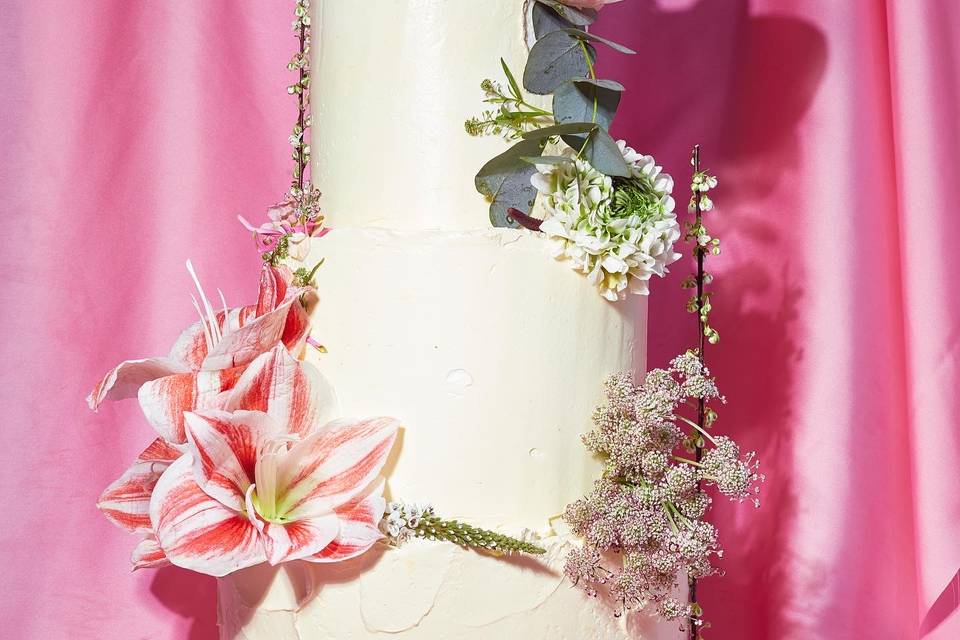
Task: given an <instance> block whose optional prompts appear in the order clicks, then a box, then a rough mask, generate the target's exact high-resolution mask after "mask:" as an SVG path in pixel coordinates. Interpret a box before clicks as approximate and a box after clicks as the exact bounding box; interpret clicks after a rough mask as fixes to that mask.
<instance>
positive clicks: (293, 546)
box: [150, 410, 398, 576]
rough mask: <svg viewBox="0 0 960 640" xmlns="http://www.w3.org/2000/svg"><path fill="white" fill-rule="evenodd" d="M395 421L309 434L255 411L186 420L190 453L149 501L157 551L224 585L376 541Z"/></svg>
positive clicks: (341, 424)
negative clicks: (244, 573) (257, 570)
mask: <svg viewBox="0 0 960 640" xmlns="http://www.w3.org/2000/svg"><path fill="white" fill-rule="evenodd" d="M397 428H398V424H397V422H396V421H395V420H393V419H392V418H376V419H371V420H338V421H334V422H331V423H328V424H326V425H325V426H323V427H315V428H313V429H310V430H308V432H307V433H306V435H305V437H302V438H301V437H299V436H298V434H296V433H294V432H292V431H291V430H290V425H289V424H283V423H281V422H279V421H277V420H275V419H273V418H272V417H271V416H270V415H269V414H268V413H265V412H261V411H244V410H239V411H234V412H227V411H222V410H209V411H203V412H197V413H192V412H191V413H187V414H186V430H187V438H188V443H187V453H186V454H185V455H183V456H182V457H180V458H178V459H177V460H176V461H175V462H174V463H173V464H171V465H170V467H169V468H167V469H166V471H164V472H163V475H162V476H161V477H160V479H159V480H158V482H157V484H156V487H155V488H154V490H153V494H152V497H151V500H150V520H151V523H152V526H153V531H154V532H155V534H156V537H157V542H158V545H159V547H160V549H162V551H163V553H164V554H165V556H166V558H167V559H168V560H169V561H170V562H172V563H173V564H175V565H178V566H181V567H184V568H187V569H192V570H194V571H198V572H201V573H205V574H208V575H213V576H223V575H226V574H228V573H231V572H233V571H236V570H238V569H242V568H244V567H249V566H253V565H256V564H260V563H263V562H269V563H270V564H279V563H282V562H287V561H290V560H297V559H303V560H308V561H312V562H336V561H339V560H345V559H347V558H351V557H354V556H356V555H359V554H360V553H363V552H364V551H366V550H368V549H369V548H370V547H371V546H372V545H373V544H374V543H375V542H376V541H377V540H379V539H380V538H381V537H382V534H381V533H380V531H379V529H378V523H379V521H380V519H381V518H382V516H383V512H384V510H385V502H384V499H383V495H382V494H383V480H382V478H381V477H380V472H381V470H382V468H383V465H384V463H385V462H386V459H387V456H388V454H389V452H390V449H391V448H392V446H393V442H394V439H395V438H396V433H397Z"/></svg>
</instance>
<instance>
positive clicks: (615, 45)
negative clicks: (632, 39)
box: [566, 29, 636, 54]
mask: <svg viewBox="0 0 960 640" xmlns="http://www.w3.org/2000/svg"><path fill="white" fill-rule="evenodd" d="M566 32H567V33H569V34H570V35H571V36H572V37H574V38H579V39H580V40H589V41H590V42H599V43H601V44H605V45H607V46H608V47H610V48H611V49H613V50H614V51H619V52H620V53H628V54H634V53H636V51H634V50H633V49H631V48H629V47H625V46H623V45H622V44H620V43H619V42H614V41H613V40H607V39H606V38H601V37H600V36H598V35H594V34H592V33H587V32H586V31H583V30H581V29H567V30H566Z"/></svg>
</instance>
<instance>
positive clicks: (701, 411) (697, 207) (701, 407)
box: [687, 144, 716, 640]
mask: <svg viewBox="0 0 960 640" xmlns="http://www.w3.org/2000/svg"><path fill="white" fill-rule="evenodd" d="M692 162H693V173H694V175H695V176H696V175H699V174H700V145H699V144H698V145H694V147H693V158H692ZM700 198H701V193H700V191H699V190H698V189H694V190H693V202H694V215H695V216H696V222H695V225H696V229H701V228H702V223H703V210H702V208H701V200H700ZM693 246H694V251H696V254H697V276H696V277H697V333H698V341H697V358H698V359H699V360H700V364H701V366H703V365H705V363H706V360H705V358H704V353H703V352H704V347H705V346H706V343H707V340H706V335H707V318H706V315H705V314H704V312H703V306H704V299H703V290H704V269H703V260H704V257H705V256H704V254H705V253H706V247H703V246H701V244H700V243H699V242H697V241H696V239H695V241H694V245H693ZM706 409H707V401H706V398H698V399H697V424H695V425H693V426H694V427H696V429H697V431H699V432H700V433H701V434H704V435H706V437H707V438H710V436H709V435H707V433H706V430H705V429H704V426H705V418H706ZM688 422H689V421H688ZM710 440H711V441H712V440H713V438H710ZM714 444H716V443H715V442H714ZM694 456H695V460H696V463H697V464H699V463H700V461H701V460H702V459H703V446H702V440H701V439H700V438H696V440H695V449H694ZM700 491H702V489H701V483H700V481H699V480H698V481H697V492H698V493H699V492H700ZM687 585H688V587H689V589H688V591H689V594H688V601H689V602H690V604H691V605H696V604H697V579H696V578H695V577H688V578H687ZM687 622H688V625H687V626H688V627H689V628H688V629H687V633H688V635H689V637H690V640H696V639H697V637H698V636H699V634H700V632H699V625H698V624H697V623H698V622H699V621H698V620H697V619H696V617H695V616H693V615H691V616H690V617H689V619H688V620H687Z"/></svg>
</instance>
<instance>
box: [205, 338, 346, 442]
mask: <svg viewBox="0 0 960 640" xmlns="http://www.w3.org/2000/svg"><path fill="white" fill-rule="evenodd" d="M223 408H224V409H225V410H227V411H236V410H240V409H246V410H250V411H265V412H266V413H267V414H269V415H270V417H271V418H273V419H274V420H275V421H276V422H278V423H279V424H282V425H286V427H285V431H286V432H287V433H290V434H293V435H296V436H299V437H301V438H303V437H306V436H307V435H309V434H311V433H313V432H314V431H316V430H317V429H319V427H320V425H322V424H324V423H326V422H327V421H328V420H329V419H330V418H332V417H333V416H335V415H336V413H337V398H336V393H335V392H334V390H333V387H332V386H331V385H330V383H329V382H328V381H327V379H326V378H324V377H323V376H322V375H321V374H320V372H319V371H317V369H316V368H315V367H314V366H313V365H311V364H309V363H306V362H300V361H299V360H296V359H295V358H294V357H293V356H291V355H290V353H289V352H288V351H287V349H286V347H284V346H283V345H282V344H278V345H277V346H276V347H274V348H273V350H272V351H269V352H267V353H264V354H263V355H261V356H259V357H257V359H256V360H254V361H253V362H251V363H250V365H249V366H248V367H247V369H246V370H245V371H244V373H243V375H242V376H241V377H240V379H239V380H238V381H237V383H236V385H235V386H234V388H233V390H232V391H231V392H230V393H229V394H227V400H226V402H225V404H224V406H223Z"/></svg>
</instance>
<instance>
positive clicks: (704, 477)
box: [564, 351, 763, 620]
mask: <svg viewBox="0 0 960 640" xmlns="http://www.w3.org/2000/svg"><path fill="white" fill-rule="evenodd" d="M606 396H607V404H606V405H604V406H601V407H598V408H597V410H596V411H595V413H594V416H593V422H594V425H595V428H594V429H593V430H592V431H590V432H589V433H587V434H586V435H585V436H584V437H583V441H584V444H585V445H586V446H587V448H588V449H589V450H590V451H592V452H594V453H596V454H598V455H600V456H601V457H602V458H603V459H604V461H605V469H604V473H603V476H602V477H601V478H600V479H598V480H597V481H596V483H595V484H594V487H593V490H592V491H591V492H590V493H589V494H588V495H586V496H585V497H583V498H581V499H580V500H577V501H576V502H574V503H573V504H570V505H568V506H567V509H566V512H565V514H564V519H565V520H566V521H567V522H568V523H569V524H570V526H571V527H572V529H573V531H574V533H576V534H577V535H578V536H580V537H581V538H582V539H583V541H584V545H583V546H582V547H581V548H578V549H574V550H572V551H571V552H570V553H569V555H568V556H567V559H566V566H565V571H566V575H567V577H568V578H569V579H570V580H571V581H573V582H574V583H575V584H577V585H578V586H580V587H581V588H583V589H584V590H585V591H586V592H587V593H588V594H589V595H591V596H596V595H598V594H599V593H600V592H601V591H603V592H605V595H608V596H609V597H610V598H611V599H612V600H614V601H615V602H617V603H618V609H617V612H616V614H617V615H620V614H622V613H623V611H626V610H630V609H639V608H643V607H647V606H650V607H653V608H655V609H656V613H657V614H658V615H660V616H661V617H663V618H666V619H669V620H675V619H679V618H688V617H699V615H700V613H701V611H700V607H699V606H698V605H697V604H696V603H688V602H686V600H685V599H683V600H681V599H679V598H677V597H676V596H677V588H678V587H679V586H680V582H681V579H684V580H685V578H686V577H691V578H701V577H705V576H709V575H712V574H714V573H716V572H717V569H716V568H714V567H713V566H712V564H711V562H710V560H711V556H714V555H716V556H720V555H722V554H723V551H722V549H721V548H720V546H719V542H718V539H717V530H716V528H715V527H714V526H713V525H712V524H710V523H708V522H706V521H704V520H703V517H704V515H705V514H706V512H707V509H708V508H709V506H710V503H711V498H710V496H709V495H707V494H706V493H705V492H704V491H703V490H702V486H704V485H707V486H714V487H716V489H717V490H718V491H719V492H720V493H721V494H723V495H726V496H729V497H730V498H731V499H732V500H739V501H743V500H746V499H750V500H752V501H754V504H756V505H757V506H759V501H758V500H757V498H756V494H757V493H758V492H759V486H758V483H759V482H762V481H763V476H762V475H760V474H758V473H757V467H758V464H759V463H758V462H757V461H756V460H755V459H754V458H755V454H753V453H750V454H747V455H746V456H741V455H740V450H739V447H738V446H737V444H736V443H735V442H734V441H733V440H731V439H730V438H727V437H724V436H718V437H714V436H712V435H710V433H708V431H707V430H706V429H703V428H701V427H700V426H699V425H698V424H697V423H696V422H694V421H693V420H691V419H689V418H687V417H685V415H684V413H692V414H694V416H695V415H696V413H697V410H698V408H699V402H700V401H701V400H703V401H704V402H705V403H706V402H709V401H710V400H717V401H721V402H722V401H723V397H722V396H720V394H719V392H718V390H717V387H716V384H715V382H714V380H713V378H712V377H710V372H709V371H708V370H707V369H706V367H704V366H703V365H702V363H701V362H700V360H699V359H698V357H697V354H696V352H695V351H690V352H687V353H686V354H684V355H682V356H679V357H677V358H675V359H674V360H673V361H672V362H671V363H670V367H669V368H668V369H654V370H652V371H650V372H649V373H647V375H646V376H645V378H644V380H643V382H642V383H641V384H640V385H639V386H637V385H635V384H634V382H633V379H632V376H631V375H630V374H627V373H622V374H618V375H615V376H612V377H611V378H609V379H608V380H607V381H606ZM707 415H708V416H710V419H709V420H708V421H707V422H712V421H713V419H714V418H715V416H716V413H715V412H714V411H713V410H712V409H707ZM696 445H700V446H705V449H704V452H703V456H702V458H701V459H700V460H699V461H697V460H693V459H689V458H686V457H684V456H683V455H681V454H682V453H683V451H684V450H687V451H692V450H694V447H695V446H696Z"/></svg>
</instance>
